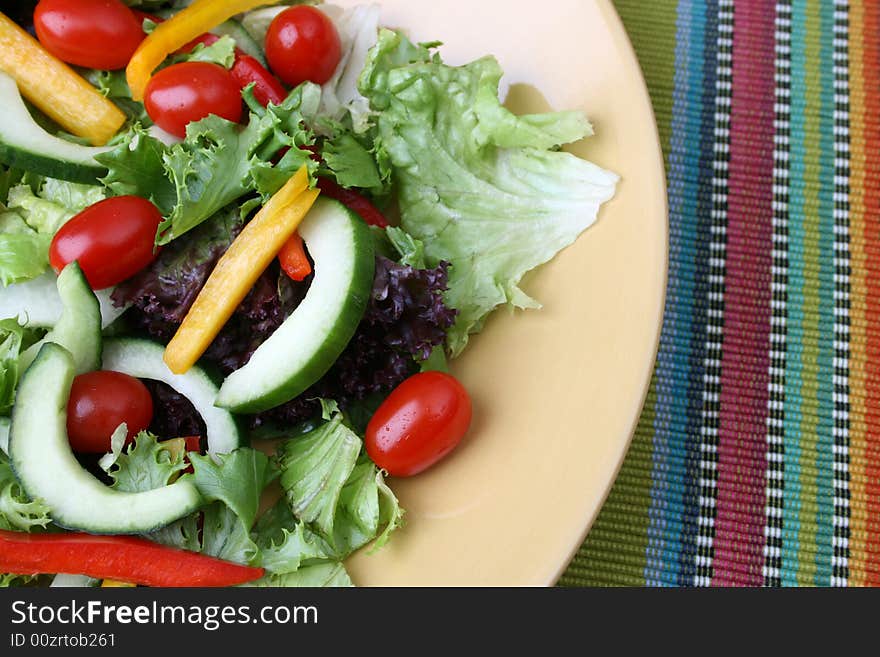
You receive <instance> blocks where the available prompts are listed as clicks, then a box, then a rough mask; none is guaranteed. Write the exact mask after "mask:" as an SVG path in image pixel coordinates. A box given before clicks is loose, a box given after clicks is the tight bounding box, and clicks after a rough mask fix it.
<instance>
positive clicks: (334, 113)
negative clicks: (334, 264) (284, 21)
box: [321, 4, 382, 187]
mask: <svg viewBox="0 0 880 657" xmlns="http://www.w3.org/2000/svg"><path fill="white" fill-rule="evenodd" d="M321 9H322V10H323V11H324V13H326V14H327V15H328V16H329V17H330V19H331V20H332V21H333V24H334V25H335V26H336V30H337V32H338V33H339V39H340V42H341V44H342V57H341V58H340V61H339V65H338V66H337V67H336V71H335V72H334V74H333V77H331V78H330V79H329V80H328V81H327V82H326V83H325V84H324V85H323V87H322V89H321V91H322V93H321V115H322V116H326V117H328V118H331V119H334V120H337V121H341V120H343V119H344V118H346V114H347V115H348V118H350V121H351V124H352V128H353V130H354V132H355V133H358V134H360V133H364V132H366V131H367V130H368V129H369V127H370V115H371V111H370V104H369V101H367V99H366V98H364V96H363V95H362V94H361V92H360V90H359V89H358V76H359V75H360V73H361V71H362V70H363V68H364V64H365V63H366V61H367V55H368V53H369V51H370V48H372V47H373V46H374V45H375V43H376V40H377V39H378V34H379V19H380V17H381V13H382V10H381V8H380V7H379V5H376V4H369V5H367V4H364V5H356V6H354V7H351V8H349V9H344V8H342V7H338V6H333V5H327V6H324V7H321ZM340 184H342V183H340ZM357 186H358V187H368V186H369V185H357Z"/></svg>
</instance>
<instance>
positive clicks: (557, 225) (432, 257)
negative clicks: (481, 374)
mask: <svg viewBox="0 0 880 657" xmlns="http://www.w3.org/2000/svg"><path fill="white" fill-rule="evenodd" d="M501 77H502V70H501V68H500V66H499V64H498V62H497V61H496V60H495V59H494V58H492V57H485V58H482V59H479V60H476V61H474V62H472V63H470V64H467V65H465V66H460V67H453V66H448V65H446V64H444V63H442V61H441V60H440V59H439V57H437V56H436V55H432V54H431V52H430V49H429V48H428V47H426V46H415V45H413V44H412V43H410V42H409V41H407V40H406V38H405V37H404V36H403V35H401V34H400V33H399V32H394V31H390V30H382V32H381V33H380V35H379V40H378V43H377V45H376V46H375V47H374V48H373V49H372V50H371V51H370V55H369V57H368V59H367V63H366V67H365V68H364V71H363V73H362V74H361V77H360V81H359V88H360V91H361V93H362V94H363V95H364V96H365V97H366V98H367V99H369V101H370V106H371V108H372V109H373V111H374V119H375V122H376V127H377V137H376V150H377V152H379V153H381V154H382V155H383V156H385V157H388V158H389V159H390V161H391V163H392V165H393V167H394V174H395V182H396V183H397V189H398V193H399V201H400V209H401V225H402V227H403V228H404V229H405V230H406V231H407V232H408V233H410V234H411V235H412V236H413V237H415V238H416V239H418V240H421V241H422V242H423V243H424V245H425V256H426V258H427V260H428V264H429V265H436V264H437V263H439V262H440V261H449V262H450V263H451V264H452V268H451V270H450V276H449V291H448V293H447V300H448V302H449V305H451V306H452V307H453V308H456V309H457V310H458V311H459V314H458V317H457V318H456V323H455V326H454V327H453V328H452V330H451V331H450V333H449V336H448V347H449V349H450V351H451V353H452V355H457V354H458V353H460V352H461V351H462V350H463V349H464V348H465V346H466V345H467V341H468V336H469V335H470V334H472V333H475V332H478V331H479V330H480V329H481V328H482V326H483V323H484V322H485V320H486V317H487V316H488V315H489V313H491V312H492V311H493V310H494V309H495V308H497V307H498V306H501V305H505V304H507V305H511V306H515V307H519V308H534V307H538V305H539V304H538V303H537V302H536V301H535V300H534V299H531V298H530V297H529V296H528V295H527V294H526V293H525V292H523V291H522V290H521V289H520V287H519V283H520V280H521V279H522V277H523V275H524V274H525V273H526V272H528V271H530V270H531V269H533V268H535V267H537V266H538V265H541V264H543V263H546V262H548V261H549V260H551V259H552V258H553V257H554V256H555V255H556V254H557V253H558V252H559V251H560V250H562V249H564V248H565V247H567V246H568V245H570V244H571V243H572V242H574V240H575V239H576V238H577V237H578V235H580V233H581V232H582V231H584V230H585V229H586V228H587V227H589V226H590V225H591V224H592V223H593V222H594V221H595V220H596V216H597V213H598V211H599V207H600V206H601V204H602V203H604V202H605V201H607V200H609V199H610V198H611V197H612V196H613V194H614V191H615V185H616V182H617V180H618V178H617V176H616V175H615V174H613V173H610V172H608V171H605V170H603V169H601V168H599V167H598V166H596V165H595V164H592V163H590V162H587V161H585V160H582V159H579V158H577V157H575V156H574V155H571V154H569V153H566V152H562V151H560V150H559V147H560V146H562V145H564V144H568V143H571V142H575V141H578V140H580V139H582V138H583V137H586V136H588V135H589V134H591V127H590V124H589V122H588V121H587V119H586V117H584V116H583V114H582V113H580V112H559V113H551V114H537V115H527V116H516V115H514V114H513V113H511V112H510V111H508V110H507V109H505V108H504V107H503V106H502V104H501V102H500V100H499V98H498V87H499V82H500V80H501Z"/></svg>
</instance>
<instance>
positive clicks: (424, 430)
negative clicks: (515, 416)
mask: <svg viewBox="0 0 880 657" xmlns="http://www.w3.org/2000/svg"><path fill="white" fill-rule="evenodd" d="M471 415H472V409H471V399H470V396H469V395H468V393H467V391H466V390H465V389H464V386H462V385H461V383H459V381H458V379H456V378H455V377H453V376H450V375H449V374H444V373H443V372H422V373H420V374H416V375H414V376H411V377H409V378H408V379H406V380H405V381H404V382H403V383H401V384H400V385H399V386H397V388H395V389H394V391H392V393H391V394H390V395H389V396H388V398H387V399H386V400H385V401H384V402H383V403H382V405H381V406H380V407H379V409H378V410H377V411H376V413H375V414H374V415H373V417H372V418H371V419H370V422H369V424H368V425H367V433H366V440H365V445H366V448H367V454H369V456H370V458H371V459H372V460H373V462H374V463H375V464H376V465H378V466H379V467H380V468H383V469H384V470H386V471H387V472H388V473H389V474H391V475H394V476H398V477H409V476H411V475H415V474H418V473H420V472H422V471H423V470H425V469H427V468H429V467H431V466H432V465H434V464H435V463H437V461H439V460H440V459H442V458H443V457H444V456H446V455H447V454H449V452H451V451H452V450H453V449H455V447H456V446H457V445H458V444H459V442H461V439H462V437H463V436H464V434H465V433H466V432H467V430H468V427H469V426H470V424H471Z"/></svg>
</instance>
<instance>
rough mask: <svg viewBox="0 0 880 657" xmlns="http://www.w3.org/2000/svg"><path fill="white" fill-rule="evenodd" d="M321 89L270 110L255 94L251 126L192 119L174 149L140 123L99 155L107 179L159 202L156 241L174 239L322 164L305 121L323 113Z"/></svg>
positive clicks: (310, 88) (120, 190) (306, 90)
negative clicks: (247, 198)
mask: <svg viewBox="0 0 880 657" xmlns="http://www.w3.org/2000/svg"><path fill="white" fill-rule="evenodd" d="M319 94H320V88H319V87H317V86H315V85H309V84H305V85H301V86H300V87H298V88H297V89H295V90H294V91H292V92H291V94H290V95H289V96H288V98H287V99H286V100H285V101H284V102H283V103H282V104H281V105H280V106H270V107H269V108H268V109H265V108H262V107H257V106H258V105H259V104H258V103H255V102H254V101H253V93H252V90H251V91H247V92H245V94H244V97H245V100H249V99H250V101H249V105H251V106H252V108H253V109H254V111H253V112H251V114H250V120H249V122H248V124H247V125H246V126H241V125H238V124H236V123H232V122H230V121H226V120H225V119H222V118H220V117H218V116H214V115H212V116H209V117H207V118H205V119H202V120H201V121H198V122H195V123H191V124H189V126H187V133H186V138H185V139H184V140H183V141H182V142H180V143H177V144H173V145H171V146H167V145H165V144H163V143H162V142H161V141H159V140H158V139H156V138H154V137H152V136H150V135H149V134H147V133H146V132H145V131H144V130H143V129H142V128H140V127H139V126H134V127H132V129H131V130H129V132H128V134H127V135H126V137H125V139H124V140H123V142H122V143H120V144H119V145H118V146H116V148H114V149H113V150H111V151H108V152H106V153H102V154H101V155H99V156H98V160H99V162H100V163H101V164H103V165H104V166H106V167H107V169H108V174H107V175H106V176H105V177H104V178H103V179H102V182H103V183H104V185H106V186H107V187H108V188H109V189H110V190H112V191H113V192H114V193H115V194H136V195H138V196H143V197H144V198H148V199H150V200H151V201H152V202H153V203H155V204H156V207H158V208H159V210H160V211H161V212H162V214H163V217H164V219H163V221H162V223H161V225H160V226H159V230H158V233H157V236H156V243H157V244H159V245H163V244H167V243H168V242H170V241H171V240H174V239H176V238H178V237H180V236H181V235H184V234H185V233H187V232H189V231H190V230H192V229H193V228H195V227H196V226H198V225H199V224H201V223H202V222H204V221H205V220H207V219H208V218H209V217H211V216H213V215H214V214H216V213H217V212H219V211H220V210H221V209H222V208H224V207H225V206H227V205H229V204H231V203H233V202H235V201H238V200H239V199H241V198H242V197H244V196H247V195H249V194H252V193H254V192H256V193H259V194H260V195H261V196H262V197H263V198H264V199H266V198H268V197H269V196H271V195H272V194H274V193H275V192H276V191H278V189H279V188H280V187H281V186H282V185H283V184H284V183H285V182H287V180H288V179H289V178H290V176H291V175H292V174H293V173H294V172H296V171H297V170H298V169H299V168H300V167H301V166H302V165H307V166H308V167H309V169H310V171H314V170H315V169H316V168H317V163H316V162H314V161H313V160H312V159H311V153H309V152H308V151H305V150H300V147H301V146H306V145H309V144H312V143H314V136H313V135H312V133H311V131H309V130H308V129H306V128H305V127H304V121H305V120H306V118H307V117H308V116H310V115H311V114H313V113H314V112H315V111H317V107H318V102H319ZM285 147H286V148H288V149H289V150H288V151H287V152H286V153H285V154H284V155H283V157H282V158H281V159H280V160H279V161H278V162H277V163H276V162H273V158H274V157H275V156H276V155H277V154H278V153H279V152H280V151H281V150H282V149H283V148H285Z"/></svg>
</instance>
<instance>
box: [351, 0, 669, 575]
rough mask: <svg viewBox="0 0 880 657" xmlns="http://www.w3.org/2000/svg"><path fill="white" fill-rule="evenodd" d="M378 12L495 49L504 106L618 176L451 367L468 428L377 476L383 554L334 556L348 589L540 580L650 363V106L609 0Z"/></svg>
mask: <svg viewBox="0 0 880 657" xmlns="http://www.w3.org/2000/svg"><path fill="white" fill-rule="evenodd" d="M342 4H355V3H354V2H353V1H349V0H344V1H343V2H342ZM381 5H382V8H383V17H382V22H383V24H385V25H388V26H396V27H402V28H405V29H406V30H407V31H408V33H409V34H410V36H411V37H412V38H414V39H416V40H419V41H432V40H437V39H439V40H442V41H443V42H444V44H445V45H444V46H443V48H442V49H441V51H440V52H441V54H442V55H443V57H444V60H445V61H447V62H449V63H453V64H461V63H465V62H466V61H468V60H470V59H474V58H477V57H480V56H482V55H485V54H489V53H491V54H494V55H495V56H496V57H498V59H499V60H500V62H501V65H502V67H503V68H504V70H505V72H506V78H505V83H506V84H510V85H511V87H510V95H509V96H508V98H509V104H510V105H511V106H512V107H513V108H514V109H515V110H516V111H520V110H525V111H540V110H545V109H549V108H553V109H559V110H561V109H575V108H581V109H583V110H585V111H586V112H587V114H588V115H589V117H590V119H591V120H592V121H593V124H594V127H595V129H596V136H594V137H591V138H590V139H588V140H586V141H585V142H584V143H582V144H578V145H577V146H576V147H575V149H574V152H576V153H577V154H578V155H581V156H583V157H586V158H588V159H590V160H592V161H594V162H596V163H597V164H599V165H601V166H603V167H605V168H607V169H611V170H613V171H615V172H617V173H618V174H620V176H621V183H620V185H619V187H618V192H617V195H616V197H615V199H614V200H613V201H612V202H610V203H608V204H607V205H605V206H604V207H603V208H602V210H601V212H600V215H599V221H598V222H597V223H596V224H595V225H594V226H593V227H592V228H590V229H589V230H587V231H586V232H585V233H584V234H583V235H582V236H581V237H580V239H579V240H578V241H577V242H576V243H575V244H574V245H573V246H571V247H570V248H569V249H567V250H566V251H564V252H563V253H561V254H560V255H559V256H558V257H557V258H556V259H555V260H554V261H552V262H551V263H548V264H547V265H545V266H544V267H542V268H540V269H539V270H537V271H536V272H534V273H533V274H531V275H529V276H528V277H527V278H526V279H525V281H524V285H523V288H524V289H525V291H526V292H527V293H529V294H530V295H532V296H534V297H535V298H537V299H538V300H539V301H541V302H542V303H543V304H544V308H543V309H541V310H538V311H527V312H517V313H516V314H515V315H511V314H510V313H508V312H507V311H505V310H501V311H498V312H496V313H495V315H494V316H493V317H492V318H491V319H490V321H489V322H488V323H487V326H486V328H485V330H484V331H483V332H482V334H480V335H478V336H475V337H473V338H472V340H471V343H470V345H469V347H468V349H467V350H466V351H465V353H464V355H463V356H462V357H461V358H460V359H459V360H458V361H457V362H455V364H454V373H455V374H456V375H458V376H459V377H460V378H461V380H462V381H463V382H464V384H465V385H466V386H467V388H468V390H469V391H470V392H471V394H472V396H473V400H474V423H473V425H472V428H471V431H470V432H469V435H468V436H467V438H466V439H465V440H464V441H463V442H462V444H461V445H460V446H459V448H458V449H457V451H455V452H453V454H452V455H451V456H450V457H448V458H447V460H446V461H444V462H442V463H441V464H438V465H437V466H435V467H434V468H433V469H431V470H429V471H427V472H426V473H424V474H422V475H420V476H418V477H414V478H412V479H408V480H404V479H391V480H390V483H391V486H392V487H393V489H394V490H395V491H396V492H397V494H398V495H399V497H400V499H401V502H402V504H403V506H404V507H405V508H406V509H407V512H408V513H407V525H406V527H405V528H404V529H403V530H401V531H399V532H397V533H396V534H395V535H394V536H393V538H392V540H391V541H390V543H389V544H388V546H387V547H385V548H383V549H382V550H379V551H378V552H375V553H373V554H367V553H366V552H361V553H360V554H358V555H356V556H355V557H354V558H352V559H351V561H350V571H351V574H352V578H353V580H354V582H355V584H357V585H359V586H401V585H404V586H408V585H428V586H434V585H441V586H445V585H465V586H490V585H491V586H523V585H538V586H542V585H550V584H553V583H555V581H556V580H557V578H558V577H559V575H560V574H561V573H562V571H563V570H564V568H565V567H566V565H567V564H568V562H569V560H570V559H571V557H572V556H573V554H574V552H575V550H576V549H577V548H578V547H579V546H580V545H581V543H582V541H583V539H584V537H585V535H586V533H587V530H588V529H589V526H590V524H591V523H592V522H593V519H594V518H595V516H596V514H597V513H598V511H599V508H600V506H601V504H602V502H603V500H604V499H605V496H606V495H607V493H608V490H609V489H610V487H611V484H612V482H613V480H614V477H615V475H616V473H617V471H618V468H619V466H620V463H621V461H622V459H623V457H624V454H625V452H626V449H627V447H628V445H629V442H630V438H631V436H632V433H633V430H634V428H635V423H636V422H637V420H638V417H639V413H640V411H641V408H642V404H643V401H644V397H645V393H646V390H647V387H648V384H649V380H650V376H651V371H652V368H653V364H654V356H655V353H656V346H657V340H658V336H659V330H660V323H661V317H662V309H663V298H664V292H665V284H666V255H667V253H666V248H667V247H666V244H667V212H666V188H665V180H664V169H663V160H662V155H661V152H660V146H659V140H658V136H657V128H656V124H655V122H654V116H653V112H652V109H651V104H650V100H649V97H648V94H647V91H646V88H645V84H644V81H643V78H642V74H641V71H640V69H639V66H638V63H637V61H636V58H635V55H634V53H633V50H632V48H631V46H630V43H629V41H628V39H627V36H626V34H625V32H624V30H623V26H622V25H621V23H620V20H619V18H618V16H617V15H616V13H615V11H614V9H613V7H612V6H611V3H610V2H607V1H604V0H603V1H598V0H597V1H591V0H553V1H552V2H543V3H537V4H536V3H535V2H532V1H527V0H479V2H474V1H473V0H442V1H438V0H383V1H382V2H381ZM538 90H539V91H538Z"/></svg>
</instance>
